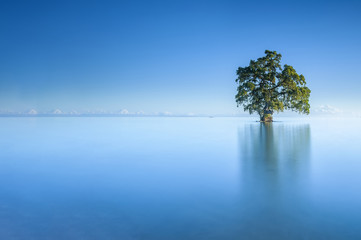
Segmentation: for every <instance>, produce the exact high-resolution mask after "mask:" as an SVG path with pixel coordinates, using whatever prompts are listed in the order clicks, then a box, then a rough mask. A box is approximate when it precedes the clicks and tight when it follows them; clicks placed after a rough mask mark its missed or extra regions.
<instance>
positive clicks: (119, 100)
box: [0, 0, 361, 114]
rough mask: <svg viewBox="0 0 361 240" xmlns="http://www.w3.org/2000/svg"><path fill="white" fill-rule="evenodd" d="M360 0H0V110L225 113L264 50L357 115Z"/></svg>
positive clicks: (327, 100)
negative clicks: (242, 75)
mask: <svg viewBox="0 0 361 240" xmlns="http://www.w3.org/2000/svg"><path fill="white" fill-rule="evenodd" d="M360 13H361V2H360V1H224V0H222V1H124V2H122V1H90V0H87V1H64V0H62V1H16V0H12V1H4V0H3V1H1V3H0V30H1V32H0V34H1V35H0V53H1V54H0V110H5V109H7V110H13V111H26V110H28V109H32V108H35V109H37V110H39V111H48V110H51V109H56V108H60V109H62V110H64V111H70V110H72V109H76V110H79V111H84V110H92V109H104V110H106V111H116V110H119V109H122V108H126V109H128V110H130V111H140V110H143V111H145V112H156V111H170V112H174V113H186V112H193V113H208V114H215V113H234V112H237V111H238V112H241V111H242V110H241V109H237V108H236V104H235V102H234V95H235V93H236V84H235V82H234V79H235V78H236V76H235V71H236V68H237V67H238V66H245V65H247V64H248V63H249V60H250V59H256V58H258V57H261V56H262V55H263V53H264V50H265V49H269V50H275V51H278V52H280V53H281V54H282V55H283V64H290V65H292V66H294V67H295V69H296V70H297V72H299V73H302V74H303V75H304V76H305V77H306V80H307V82H308V86H309V88H310V89H311V90H312V94H311V107H313V106H317V105H321V104H329V105H333V106H336V107H338V108H343V109H352V110H357V111H360V110H361V97H360V94H361V72H360V71H361V14H360Z"/></svg>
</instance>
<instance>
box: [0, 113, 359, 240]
mask: <svg viewBox="0 0 361 240" xmlns="http://www.w3.org/2000/svg"><path fill="white" fill-rule="evenodd" d="M278 120H279V121H278V122H274V123H272V124H267V125H265V124H261V123H258V122H256V121H254V120H252V119H250V118H0V149H1V151H0V239H27V240H28V239H37V240H38V239H39V240H42V239H122V240H123V239H125V240H127V239H222V240H223V239H361V228H360V226H361V190H360V189H361V187H360V185H361V138H360V136H361V124H360V119H292V118H288V119H281V118H280V119H278Z"/></svg>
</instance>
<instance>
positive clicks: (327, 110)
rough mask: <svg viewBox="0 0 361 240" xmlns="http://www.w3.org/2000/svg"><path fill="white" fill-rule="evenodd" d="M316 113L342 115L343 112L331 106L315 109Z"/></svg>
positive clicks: (321, 106)
mask: <svg viewBox="0 0 361 240" xmlns="http://www.w3.org/2000/svg"><path fill="white" fill-rule="evenodd" d="M314 112H315V113H319V114H341V113H343V111H342V110H341V109H339V108H336V107H333V106H330V105H320V106H318V107H316V108H315V110H314Z"/></svg>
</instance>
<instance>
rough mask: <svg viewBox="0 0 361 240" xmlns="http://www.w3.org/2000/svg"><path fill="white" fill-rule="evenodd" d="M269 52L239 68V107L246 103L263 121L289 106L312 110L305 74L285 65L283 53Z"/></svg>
mask: <svg viewBox="0 0 361 240" xmlns="http://www.w3.org/2000/svg"><path fill="white" fill-rule="evenodd" d="M265 54H266V56H264V57H261V58H258V59H257V60H256V61H254V60H251V61H250V63H249V66H247V67H239V68H238V69H237V76H238V78H237V79H236V82H237V83H238V88H237V90H238V93H237V95H236V102H237V107H239V106H240V105H242V106H243V108H244V111H248V112H249V113H250V114H252V113H255V112H256V113H258V115H259V116H260V121H261V122H272V121H273V117H272V115H273V113H274V112H275V111H277V112H283V110H285V109H286V110H287V109H289V110H292V111H296V112H299V113H304V114H309V113H310V104H309V103H308V100H309V97H310V93H311V90H310V89H309V88H308V87H306V80H305V77H304V76H303V75H302V74H301V75H298V74H297V72H296V70H295V69H294V68H293V67H292V66H290V65H284V66H283V67H282V66H281V63H280V62H281V57H282V55H281V54H279V53H277V52H275V51H269V50H266V51H265Z"/></svg>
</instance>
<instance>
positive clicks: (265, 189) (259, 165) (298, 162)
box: [238, 123, 311, 239]
mask: <svg viewBox="0 0 361 240" xmlns="http://www.w3.org/2000/svg"><path fill="white" fill-rule="evenodd" d="M310 135H311V130H310V126H309V125H308V124H282V123H271V124H250V125H246V126H245V129H244V130H242V129H239V131H238V140H239V150H240V160H241V169H242V171H241V188H240V195H239V196H240V203H239V207H240V212H239V215H240V217H241V218H242V220H241V221H240V223H241V224H240V226H241V229H242V230H241V232H242V235H245V236H249V237H250V239H258V238H261V239H289V237H290V235H289V234H290V233H291V232H293V233H296V232H299V228H300V227H301V226H302V224H296V223H297V222H298V223H300V222H305V221H304V219H305V218H304V216H306V217H307V216H308V215H305V213H306V212H307V206H306V205H304V202H305V201H304V200H305V199H304V198H305V197H307V194H305V193H306V192H305V191H307V188H306V186H307V182H308V172H309V171H308V165H309V158H310ZM260 226H262V227H261V228H260ZM271 236H272V237H271Z"/></svg>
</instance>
